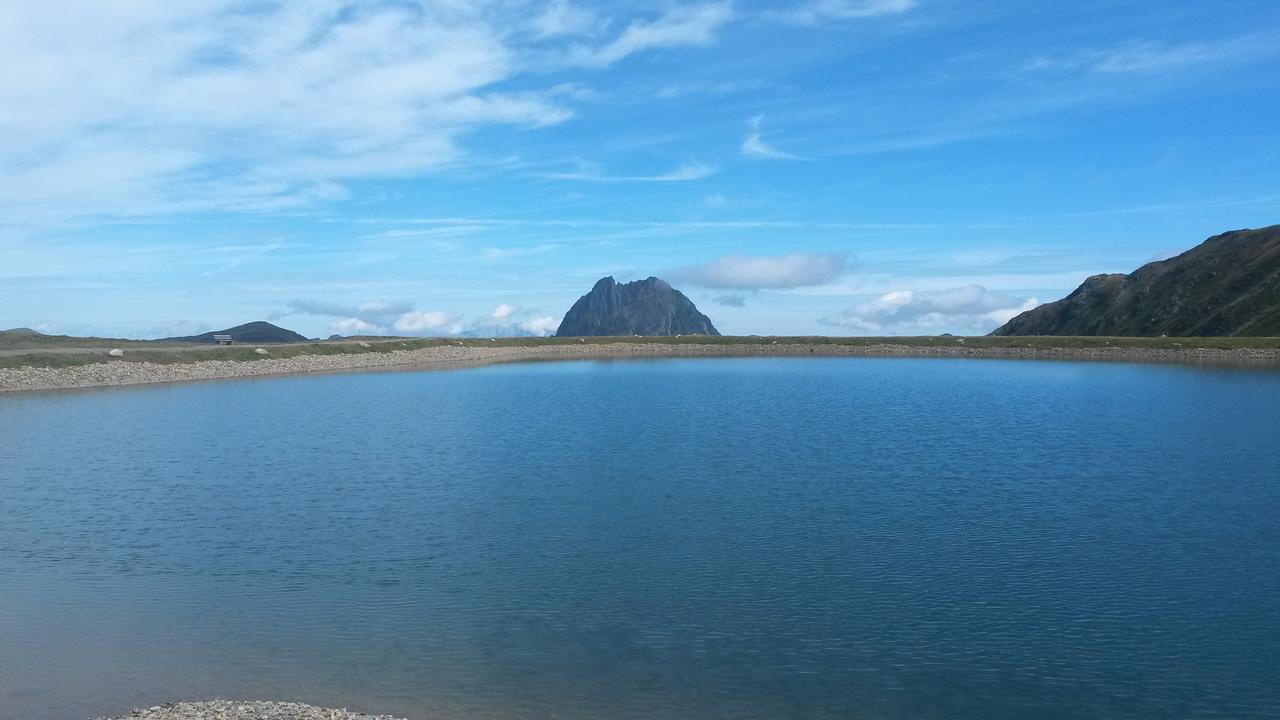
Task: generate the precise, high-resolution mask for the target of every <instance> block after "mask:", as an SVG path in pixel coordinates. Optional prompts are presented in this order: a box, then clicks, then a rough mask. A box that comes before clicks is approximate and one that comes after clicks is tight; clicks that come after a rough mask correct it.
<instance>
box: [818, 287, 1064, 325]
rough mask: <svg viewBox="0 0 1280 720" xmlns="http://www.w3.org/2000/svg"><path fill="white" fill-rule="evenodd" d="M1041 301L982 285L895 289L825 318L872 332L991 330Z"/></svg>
mask: <svg viewBox="0 0 1280 720" xmlns="http://www.w3.org/2000/svg"><path fill="white" fill-rule="evenodd" d="M1039 304H1040V302H1039V301H1038V300H1036V299H1035V298H1024V299H1017V298H1013V297H1010V296H1008V295H1003V294H1001V293H997V292H992V291H991V290H988V289H987V288H985V287H983V286H981V285H966V286H964V287H957V288H951V289H948V290H942V291H939V292H928V293H920V292H914V291H911V290H895V291H893V292H888V293H885V294H883V295H881V296H879V297H877V298H875V299H874V300H871V301H868V302H865V303H862V304H861V305H857V306H855V307H852V308H849V309H847V310H844V311H842V312H839V313H837V314H835V315H829V316H827V317H825V318H823V319H822V321H821V322H822V323H823V324H824V325H830V326H835V327H847V328H852V329H854V330H858V331H860V332H868V333H876V332H883V331H885V330H893V331H895V332H903V331H909V330H918V331H921V332H935V331H938V330H952V331H957V332H958V333H960V334H964V333H968V332H971V331H978V332H989V331H990V330H993V329H995V328H996V327H998V326H999V325H1003V324H1004V323H1006V322H1008V321H1009V319H1010V318H1012V317H1013V316H1015V315H1017V314H1018V313H1021V312H1024V311H1026V310H1030V309H1032V308H1034V307H1035V306H1037V305H1039Z"/></svg>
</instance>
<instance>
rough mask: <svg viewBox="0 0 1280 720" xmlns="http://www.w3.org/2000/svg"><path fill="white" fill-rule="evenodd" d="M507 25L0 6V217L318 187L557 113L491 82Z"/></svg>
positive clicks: (395, 15)
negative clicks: (485, 130)
mask: <svg viewBox="0 0 1280 720" xmlns="http://www.w3.org/2000/svg"><path fill="white" fill-rule="evenodd" d="M510 42H511V38H510V36H509V35H508V34H506V33H505V32H504V31H503V30H502V29H500V28H498V27H495V26H494V24H493V22H491V20H490V19H486V18H485V17H484V14H483V13H481V12H479V10H477V11H475V12H472V11H469V10H468V9H467V8H466V7H465V6H462V5H460V4H457V3H454V2H451V0H434V1H433V0H428V1H426V2H423V3H422V4H421V5H419V6H409V5H405V4H392V3H377V4H374V3H359V2H353V1H351V0H315V1H314V2H291V3H284V4H273V5H268V6H266V7H253V8H251V7H248V6H246V5H245V4H243V3H240V2H235V1H233V0H194V1H192V2H181V3H173V2H166V1H164V0H152V1H150V2H144V1H138V2H129V3H88V4H86V3H82V2H79V1H78V0H48V1H47V2H41V3H24V2H10V3H4V4H2V5H0V65H3V66H4V67H9V68H22V69H23V70H22V72H10V73H5V74H4V75H3V76H0V136H4V137H10V138H22V142H21V143H8V144H0V214H2V215H3V216H5V217H6V218H7V219H8V220H9V221H10V222H15V217H21V218H26V219H32V220H39V219H42V218H43V219H55V220H56V219H64V218H68V217H76V216H84V215H100V214H108V215H134V214H151V213H157V212H182V211H187V210H206V209H264V208H276V207H282V206H285V207H287V206H291V205H301V204H307V203H311V202H316V201H318V200H326V199H331V198H333V197H334V196H340V195H341V194H342V192H343V189H342V185H341V183H342V182H343V181H347V180H353V179H362V178H371V177H388V176H404V175H411V174H417V173H421V172H425V171H430V170H434V169H439V168H442V167H444V166H446V165H448V164H450V163H455V162H458V161H460V160H461V159H462V158H463V157H464V153H463V151H462V150H461V149H460V145H459V141H460V139H461V138H462V137H463V136H464V135H465V134H466V133H467V132H468V131H470V130H472V129H474V128H477V127H482V126H485V125H493V124H507V125H518V126H529V127H536V126H542V125H548V124H554V123H558V122H562V121H563V120H565V119H566V118H568V117H570V116H571V114H572V110H571V109H569V108H567V107H565V106H564V105H562V104H561V102H562V97H561V96H560V95H558V94H557V93H555V92H553V91H552V90H551V89H546V90H544V91H538V90H536V89H535V90H530V91H524V92H497V91H492V90H490V89H489V88H490V86H493V85H494V84H496V83H499V82H501V81H504V80H508V79H510V78H512V77H514V76H516V75H518V74H520V73H521V72H522V68H521V67H520V65H519V63H518V62H517V61H516V56H517V54H518V49H517V48H513V47H511V46H510V45H509V43H510Z"/></svg>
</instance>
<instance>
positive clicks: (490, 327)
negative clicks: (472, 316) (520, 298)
mask: <svg viewBox="0 0 1280 720" xmlns="http://www.w3.org/2000/svg"><path fill="white" fill-rule="evenodd" d="M558 327H560V321H559V320H557V319H555V318H554V317H551V316H550V315H543V314H541V313H539V312H538V311H537V310H526V309H524V308H522V307H519V306H518V305H510V304H507V303H503V304H501V305H499V306H498V307H496V308H494V309H493V312H491V313H489V317H488V318H487V319H485V320H477V321H476V322H473V323H471V324H470V325H469V326H468V327H467V328H465V329H464V330H463V333H462V334H464V335H470V336H473V337H520V336H534V337H546V336H547V335H551V334H553V333H554V332H555V331H556V328H558Z"/></svg>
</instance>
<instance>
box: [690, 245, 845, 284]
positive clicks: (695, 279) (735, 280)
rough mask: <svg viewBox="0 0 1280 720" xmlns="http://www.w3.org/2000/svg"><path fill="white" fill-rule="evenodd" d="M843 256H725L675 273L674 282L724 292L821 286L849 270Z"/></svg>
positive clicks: (794, 254)
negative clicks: (720, 289) (723, 290)
mask: <svg viewBox="0 0 1280 720" xmlns="http://www.w3.org/2000/svg"><path fill="white" fill-rule="evenodd" d="M849 264H850V258H849V256H848V255H847V254H844V253H790V254H788V255H777V256H771V257H747V256H744V255H726V256H724V257H721V258H717V259H715V260H713V261H711V262H710V263H707V264H706V265H700V266H697V267H688V268H682V269H678V270H675V271H673V272H671V273H669V275H670V276H671V277H672V278H674V279H675V280H677V281H683V282H688V283H691V284H693V285H699V286H702V287H709V288H723V289H727V290H765V289H781V288H799V287H807V286H813V285H823V284H825V283H829V282H831V281H833V280H835V279H836V278H838V277H840V276H841V275H843V274H844V273H845V271H846V270H848V268H849Z"/></svg>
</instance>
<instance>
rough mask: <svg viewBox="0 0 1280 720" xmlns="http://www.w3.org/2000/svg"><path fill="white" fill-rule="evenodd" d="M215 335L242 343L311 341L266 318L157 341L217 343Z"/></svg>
mask: <svg viewBox="0 0 1280 720" xmlns="http://www.w3.org/2000/svg"><path fill="white" fill-rule="evenodd" d="M214 335H230V336H231V337H232V339H233V340H235V341H236V342H240V343H300V342H310V339H309V338H305V337H303V336H302V335H299V334H298V333H296V332H294V331H292V330H287V329H285V328H282V327H280V326H278V325H272V324H271V323H269V322H266V321H264V320H258V321H256V322H251V323H245V324H243V325H237V326H235V327H233V328H227V329H226V330H213V331H211V332H207V333H201V334H199V335H187V336H183V337H170V338H161V339H160V340H158V341H157V342H187V343H210V344H212V343H216V342H217V340H214V339H213V336H214Z"/></svg>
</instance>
